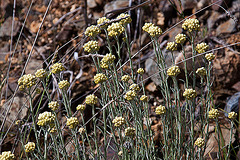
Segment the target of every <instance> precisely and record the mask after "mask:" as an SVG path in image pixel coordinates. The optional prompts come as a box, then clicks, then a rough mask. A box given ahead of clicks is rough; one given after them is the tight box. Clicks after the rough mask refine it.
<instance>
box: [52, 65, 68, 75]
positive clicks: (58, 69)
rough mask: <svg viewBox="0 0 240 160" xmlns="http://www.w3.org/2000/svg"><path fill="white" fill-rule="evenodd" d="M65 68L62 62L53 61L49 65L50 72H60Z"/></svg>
mask: <svg viewBox="0 0 240 160" xmlns="http://www.w3.org/2000/svg"><path fill="white" fill-rule="evenodd" d="M64 70H65V68H64V67H63V65H62V63H55V64H54V65H52V66H51V72H52V73H54V74H57V73H60V72H61V71H64Z"/></svg>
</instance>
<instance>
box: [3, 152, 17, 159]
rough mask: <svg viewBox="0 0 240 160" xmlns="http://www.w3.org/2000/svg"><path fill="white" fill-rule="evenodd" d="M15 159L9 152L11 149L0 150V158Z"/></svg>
mask: <svg viewBox="0 0 240 160" xmlns="http://www.w3.org/2000/svg"><path fill="white" fill-rule="evenodd" d="M13 159H15V156H14V154H12V153H11V151H5V152H2V154H1V155H0V160H13Z"/></svg>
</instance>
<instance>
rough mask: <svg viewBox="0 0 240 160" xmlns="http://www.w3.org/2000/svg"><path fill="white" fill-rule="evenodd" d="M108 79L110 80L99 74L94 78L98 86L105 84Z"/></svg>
mask: <svg viewBox="0 0 240 160" xmlns="http://www.w3.org/2000/svg"><path fill="white" fill-rule="evenodd" d="M107 79H108V78H107V76H106V75H105V74H103V73H98V74H96V76H94V82H95V83H96V84H98V83H102V82H105V81H106V80H107Z"/></svg>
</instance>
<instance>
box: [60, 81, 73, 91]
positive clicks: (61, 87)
mask: <svg viewBox="0 0 240 160" xmlns="http://www.w3.org/2000/svg"><path fill="white" fill-rule="evenodd" d="M69 86H70V83H69V82H68V81H67V80H63V81H60V82H59V83H58V87H59V88H60V89H66V88H68V87H69Z"/></svg>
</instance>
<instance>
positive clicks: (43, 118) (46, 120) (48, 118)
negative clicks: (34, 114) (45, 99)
mask: <svg viewBox="0 0 240 160" xmlns="http://www.w3.org/2000/svg"><path fill="white" fill-rule="evenodd" d="M54 120H55V115H54V114H52V113H51V112H43V113H40V114H39V116H38V122H37V124H38V125H39V126H42V127H44V126H46V125H50V126H52V125H53V123H54Z"/></svg>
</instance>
